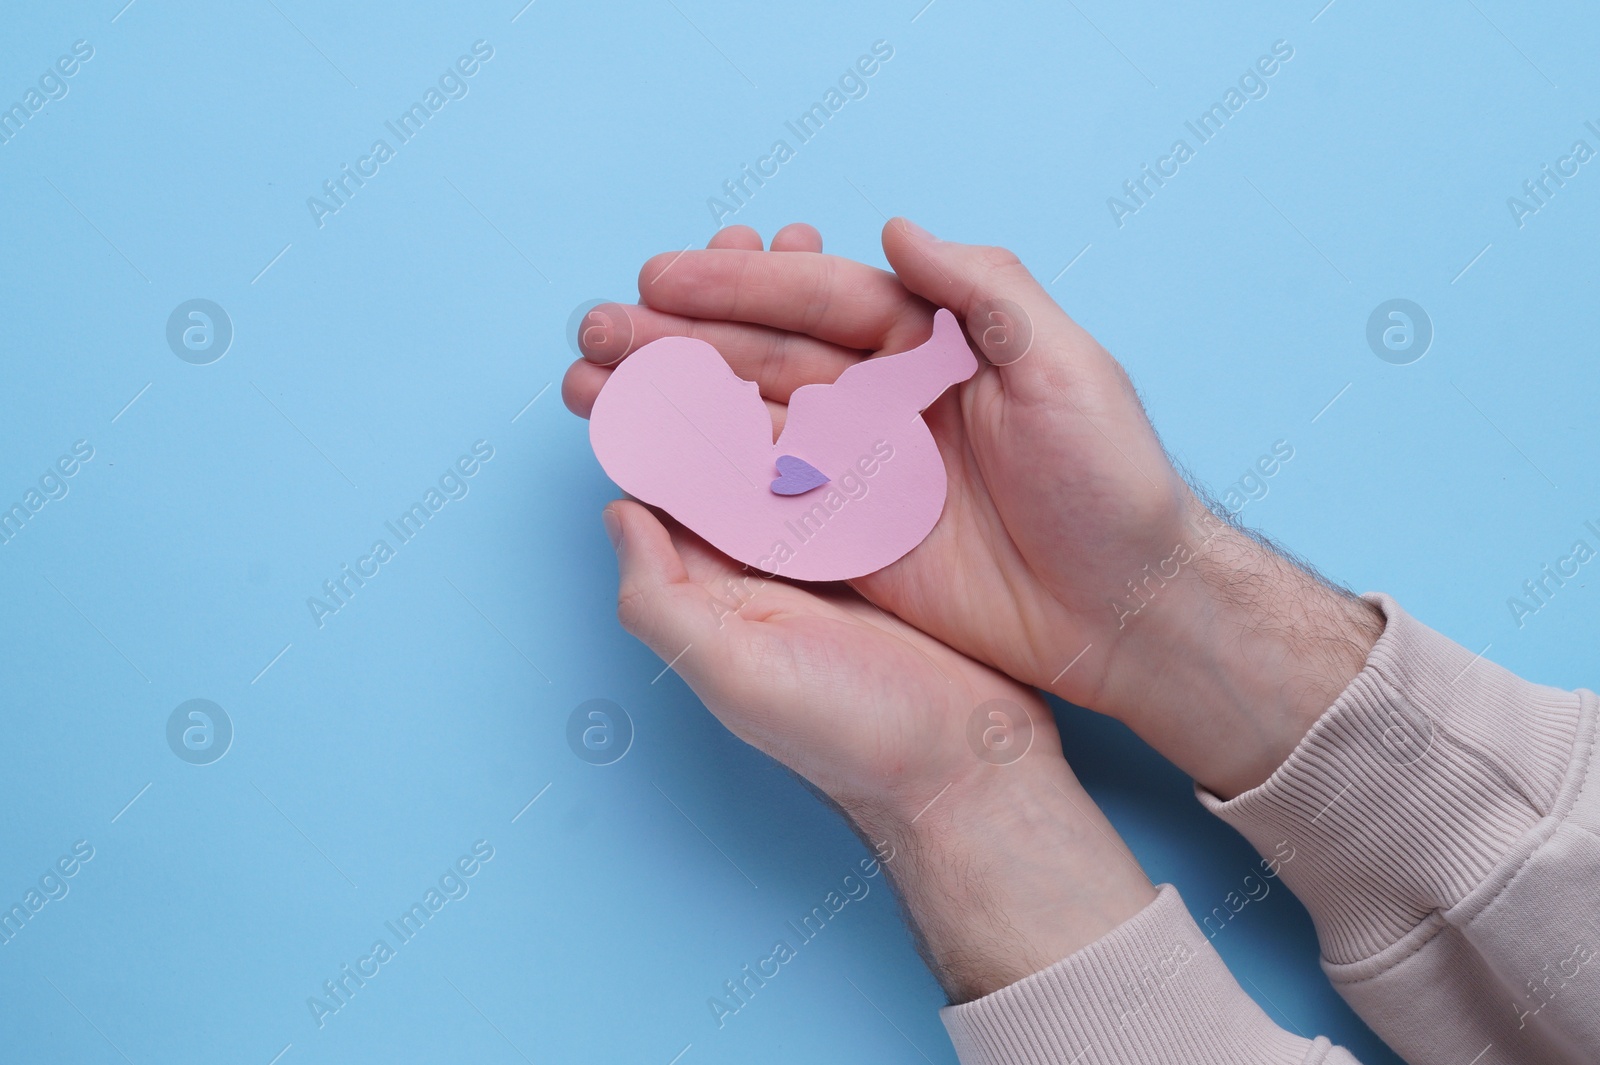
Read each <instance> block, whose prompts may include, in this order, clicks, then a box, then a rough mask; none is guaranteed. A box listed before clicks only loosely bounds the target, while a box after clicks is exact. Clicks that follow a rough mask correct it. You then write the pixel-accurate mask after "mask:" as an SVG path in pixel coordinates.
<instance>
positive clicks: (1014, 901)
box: [846, 750, 1155, 1003]
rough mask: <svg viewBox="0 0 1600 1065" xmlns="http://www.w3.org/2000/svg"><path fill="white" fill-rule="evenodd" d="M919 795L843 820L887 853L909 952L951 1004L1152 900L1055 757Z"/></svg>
mask: <svg viewBox="0 0 1600 1065" xmlns="http://www.w3.org/2000/svg"><path fill="white" fill-rule="evenodd" d="M926 791H927V794H925V795H924V794H921V793H920V792H919V793H918V794H915V795H908V796H906V797H905V799H904V800H903V801H899V802H897V803H896V804H895V805H894V807H893V808H888V807H883V806H880V807H877V808H858V809H853V810H847V811H846V812H847V813H848V814H849V815H850V816H851V818H852V820H854V821H855V822H856V826H857V829H858V831H860V832H861V833H862V834H863V835H864V836H866V837H867V838H868V839H870V840H872V841H873V842H874V843H875V844H877V843H880V842H881V843H883V844H885V846H884V847H883V848H881V849H882V850H883V851H885V852H886V853H889V854H892V855H893V857H892V858H890V859H888V860H887V861H886V863H885V866H886V868H887V870H888V872H889V876H890V879H891V880H892V882H893V883H894V885H895V890H896V893H897V895H898V896H899V898H900V901H901V905H902V907H903V909H904V911H905V913H906V916H907V919H908V921H909V923H910V924H911V926H912V929H913V931H914V933H915V934H916V937H917V944H918V949H919V950H920V951H921V953H922V955H923V957H924V959H925V960H926V961H927V963H928V965H929V967H930V968H931V969H932V970H933V973H934V975H935V977H936V978H937V979H938V980H939V983H940V984H941V986H943V987H944V989H945V992H946V993H947V994H948V995H949V996H950V1000H951V1001H952V1002H957V1003H959V1002H966V1001H969V1000H971V999H974V998H978V997H980V996H982V995H986V994H988V993H990V992H992V991H995V990H997V989H999V988H1001V987H1004V986H1006V985H1008V984H1012V983H1015V982H1016V981H1018V980H1020V979H1022V978H1024V977H1026V976H1029V975H1031V974H1033V973H1036V972H1038V971H1040V970H1041V969H1044V968H1046V967H1047V966H1049V965H1051V964H1052V963H1054V962H1056V961H1057V960H1059V959H1061V958H1064V957H1066V956H1067V955H1069V954H1072V953H1073V952H1075V951H1077V950H1079V949H1080V948H1082V947H1083V946H1085V945H1087V944H1088V943H1091V942H1093V941H1094V940H1096V939H1098V938H1100V937H1101V936H1103V935H1105V934H1106V933H1107V932H1109V931H1111V930H1112V929H1113V928H1115V927H1117V926H1118V925H1119V924H1121V923H1122V922H1124V921H1126V920H1127V919H1128V918H1130V917H1132V916H1133V915H1134V914H1136V913H1138V912H1139V911H1140V910H1141V909H1143V908H1144V907H1145V906H1146V905H1147V904H1148V903H1149V902H1150V901H1151V900H1152V899H1153V898H1154V897H1155V889H1154V888H1153V887H1151V885H1150V881H1149V878H1147V877H1146V876H1145V875H1144V872H1143V870H1141V869H1140V868H1139V866H1138V863H1137V862H1136V861H1135V860H1134V858H1133V855H1132V854H1131V853H1130V852H1129V851H1128V849H1127V847H1126V845H1124V844H1123V842H1122V841H1121V839H1120V838H1118V837H1117V835H1116V833H1115V831H1114V830H1113V829H1112V828H1111V826H1110V824H1109V822H1107V821H1106V819H1105V816H1104V815H1103V814H1102V813H1101V812H1100V810H1099V808H1098V807H1096V806H1095V805H1094V803H1093V802H1092V801H1091V800H1090V799H1089V797H1088V795H1086V794H1085V793H1084V791H1083V789H1082V787H1081V786H1080V785H1079V784H1078V782H1077V780H1076V779H1075V778H1074V777H1073V775H1072V772H1071V770H1070V769H1068V768H1067V765H1066V763H1065V761H1063V760H1062V759H1061V757H1060V755H1059V754H1058V753H1055V752H1044V751H1037V750H1035V751H1032V752H1030V753H1029V754H1028V755H1027V756H1026V757H1024V758H1022V759H1021V760H1020V761H1018V762H1015V763H1013V764H1010V765H995V766H985V767H984V769H983V771H982V772H981V773H979V774H977V775H976V776H975V777H972V778H969V779H967V780H964V781H961V782H959V783H952V784H951V785H950V786H949V787H948V788H947V789H945V790H944V791H942V792H941V791H940V790H939V789H938V788H935V787H932V786H931V785H930V787H929V788H928V789H926Z"/></svg>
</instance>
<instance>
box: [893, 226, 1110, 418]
mask: <svg viewBox="0 0 1600 1065" xmlns="http://www.w3.org/2000/svg"><path fill="white" fill-rule="evenodd" d="M883 250H884V254H885V255H886V256H887V257H888V259H889V265H890V266H893V267H894V269H895V274H896V276H898V277H899V278H900V280H901V282H902V283H904V285H905V287H906V288H907V289H909V290H910V291H911V292H914V293H916V294H917V295H919V296H921V297H923V298H924V299H926V300H928V301H929V302H931V303H935V304H937V305H939V306H941V307H948V308H949V309H950V310H951V311H953V312H954V313H955V314H956V315H957V317H959V318H961V319H962V322H963V323H964V324H965V325H966V326H967V332H968V334H969V335H970V336H971V337H972V339H973V341H974V343H975V344H976V345H977V346H978V348H979V350H980V351H981V352H982V353H983V354H984V355H985V356H987V357H988V358H989V359H990V361H991V362H994V363H995V364H996V365H998V366H1000V367H1001V370H1002V375H1003V378H1002V379H1003V380H1004V381H1005V383H1006V385H1007V387H1013V386H1028V385H1041V386H1046V387H1044V388H1041V394H1043V393H1044V392H1045V391H1047V390H1048V388H1050V387H1059V384H1060V378H1061V373H1060V371H1061V370H1062V369H1063V368H1064V366H1065V363H1066V361H1067V360H1069V359H1073V358H1081V359H1085V360H1088V361H1089V362H1090V363H1091V364H1101V360H1104V363H1111V362H1112V360H1111V357H1110V356H1109V355H1108V354H1106V352H1105V351H1104V349H1102V348H1101V347H1100V345H1099V344H1097V343H1096V342H1095V340H1094V338H1093V337H1091V336H1090V335H1089V334H1088V333H1086V332H1085V331H1084V330H1083V329H1082V327H1080V326H1079V325H1078V324H1077V323H1076V322H1074V321H1073V320H1072V319H1071V318H1070V317H1068V316H1067V313H1066V312H1065V311H1063V310H1062V309H1061V308H1060V306H1058V305H1057V304H1056V301H1055V300H1053V299H1052V298H1051V297H1050V294H1049V293H1048V292H1046V291H1045V290H1044V287H1043V286H1042V285H1040V284H1039V282H1038V281H1036V280H1035V279H1034V277H1033V275H1032V274H1031V273H1029V272H1028V268H1027V267H1025V266H1023V265H1022V263H1021V262H1020V261H1019V260H1018V259H1017V257H1016V256H1015V255H1013V254H1011V253H1010V252H1009V251H1006V250H1005V249H1003V248H990V247H983V246H980V245H976V244H958V243H954V242H951V241H942V240H939V239H938V238H937V237H935V236H933V235H932V234H930V233H928V232H927V231H926V230H924V229H923V228H922V227H920V226H918V225H916V224H915V223H913V222H910V221H908V220H907V219H904V218H895V219H891V220H890V221H889V222H888V224H886V225H885V226H884V227H883ZM1019 311H1020V315H1019V313H1018V312H1019ZM1019 317H1020V321H1019V320H1017V319H1019ZM1024 332H1025V334H1026V335H1025V336H1024V335H1022V334H1023V333H1024ZM1018 347H1022V348H1023V350H1021V351H1018V350H1017V348H1018ZM1102 365H1103V364H1102Z"/></svg>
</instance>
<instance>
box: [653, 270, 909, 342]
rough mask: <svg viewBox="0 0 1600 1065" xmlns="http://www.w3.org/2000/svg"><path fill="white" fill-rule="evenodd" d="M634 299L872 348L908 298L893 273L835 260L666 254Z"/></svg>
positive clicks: (668, 309) (657, 306)
mask: <svg viewBox="0 0 1600 1065" xmlns="http://www.w3.org/2000/svg"><path fill="white" fill-rule="evenodd" d="M639 296H640V301H641V302H642V303H644V304H646V305H648V306H650V307H654V308H655V309H656V310H658V311H665V312H667V313H669V314H681V315H687V316H688V317H690V318H713V319H726V320H728V321H735V322H749V323H751V324H753V325H765V326H771V327H772V328H774V329H786V330H789V331H791V332H795V333H805V334H807V335H809V336H813V337H816V338H817V339H818V340H825V341H828V342H829V343H833V344H839V345H841V346H843V347H847V348H861V349H870V350H877V349H879V348H881V347H883V346H884V345H883V340H884V338H885V336H887V335H888V333H889V330H890V329H891V328H893V327H894V325H895V324H896V323H897V322H898V321H899V320H900V318H901V316H902V315H904V314H905V313H906V312H907V310H910V309H915V308H916V307H918V306H919V305H920V302H919V301H917V300H915V299H913V298H912V297H911V296H910V295H909V294H908V293H907V292H906V289H905V287H904V286H903V285H901V284H900V282H899V280H897V279H896V278H895V276H894V275H893V274H891V273H888V272H887V271H884V270H878V269H876V268H874V267H871V266H867V265H865V264H863V263H858V262H854V261H852V260H850V259H842V258H840V257H838V256H836V255H821V254H810V253H804V252H793V253H790V254H787V255H766V254H762V255H757V254H755V253H754V252H744V251H718V252H715V253H712V252H709V251H686V252H678V253H674V252H666V253H664V254H661V255H657V256H655V257H654V258H652V259H650V260H649V261H648V262H646V263H645V264H644V268H643V269H641V270H640V271H639Z"/></svg>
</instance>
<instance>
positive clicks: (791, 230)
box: [772, 222, 822, 253]
mask: <svg viewBox="0 0 1600 1065" xmlns="http://www.w3.org/2000/svg"><path fill="white" fill-rule="evenodd" d="M772 250H773V251H810V252H818V253H820V252H821V251H822V234H821V233H818V232H817V227H816V226H811V225H807V224H806V223H804V222H791V223H789V224H788V225H786V226H784V227H783V228H782V229H780V230H778V232H777V233H775V234H773V236H772Z"/></svg>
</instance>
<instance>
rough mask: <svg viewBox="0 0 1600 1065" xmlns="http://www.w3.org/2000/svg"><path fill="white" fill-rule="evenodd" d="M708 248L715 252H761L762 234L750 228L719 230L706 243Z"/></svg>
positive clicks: (735, 227)
mask: <svg viewBox="0 0 1600 1065" xmlns="http://www.w3.org/2000/svg"><path fill="white" fill-rule="evenodd" d="M706 247H707V248H708V249H711V250H715V251H760V250H761V234H760V233H757V232H756V231H755V230H753V229H751V228H750V227H749V226H728V227H727V228H726V229H719V230H717V231H716V233H715V234H713V235H712V237H711V239H710V240H708V241H706Z"/></svg>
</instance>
